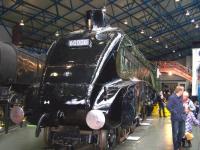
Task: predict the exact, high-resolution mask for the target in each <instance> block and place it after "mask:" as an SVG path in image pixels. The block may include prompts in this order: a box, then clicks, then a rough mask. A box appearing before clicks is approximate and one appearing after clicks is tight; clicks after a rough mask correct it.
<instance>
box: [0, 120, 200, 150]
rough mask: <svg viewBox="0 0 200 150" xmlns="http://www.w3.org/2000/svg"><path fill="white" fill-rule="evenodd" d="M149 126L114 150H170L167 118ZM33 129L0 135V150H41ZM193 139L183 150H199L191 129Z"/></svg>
mask: <svg viewBox="0 0 200 150" xmlns="http://www.w3.org/2000/svg"><path fill="white" fill-rule="evenodd" d="M145 122H148V123H150V124H151V125H150V126H140V127H138V128H137V129H136V130H135V132H134V133H133V134H132V135H130V136H139V137H140V139H139V140H138V141H131V140H126V141H125V142H123V143H122V144H120V145H118V146H117V147H116V150H172V149H173V148H172V135H171V123H170V119H169V118H161V119H159V118H154V119H153V120H151V119H150V120H148V121H145ZM34 131H35V127H33V126H27V127H24V128H17V129H14V130H12V131H10V132H9V133H8V134H7V135H5V134H1V135H0V150H43V149H44V148H45V144H44V143H43V139H42V136H41V137H39V138H35V137H34ZM193 133H194V136H195V138H194V139H193V141H192V148H185V150H187V149H189V150H200V140H199V139H200V129H199V128H197V127H195V128H194V129H193Z"/></svg>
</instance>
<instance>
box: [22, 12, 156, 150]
mask: <svg viewBox="0 0 200 150" xmlns="http://www.w3.org/2000/svg"><path fill="white" fill-rule="evenodd" d="M87 25H88V29H87V30H84V31H78V32H73V33H70V34H69V35H67V36H65V37H62V38H60V39H59V40H57V41H56V42H54V43H53V44H52V46H51V48H50V49H49V51H48V54H47V60H46V65H45V68H44V73H43V76H42V81H41V83H40V87H39V89H38V90H37V92H35V93H34V94H32V95H31V94H30V95H28V96H27V99H26V107H25V110H26V111H29V112H30V114H29V115H28V116H27V119H28V121H29V122H31V123H32V124H35V125H37V129H36V136H39V133H40V131H41V128H44V134H45V138H46V141H47V142H48V143H49V144H50V145H54V144H55V145H63V146H69V145H76V144H77V143H90V144H96V146H97V147H98V148H100V149H110V148H112V146H114V145H115V143H116V141H117V140H120V139H121V138H122V137H123V135H124V134H125V132H126V133H127V132H128V131H131V130H132V129H133V126H134V125H135V124H136V123H137V121H138V118H139V117H140V116H142V117H143V118H145V105H146V104H147V103H148V102H151V100H152V99H153V98H154V96H155V90H154V87H155V84H154V83H155V68H154V66H152V65H151V64H150V63H149V62H148V61H147V60H146V59H145V58H144V56H143V55H142V54H141V53H140V52H139V51H138V49H137V48H136V46H135V45H134V44H133V42H132V41H131V39H130V38H129V37H128V36H127V35H126V34H125V33H124V32H123V31H121V30H120V29H118V28H111V27H110V26H108V25H107V21H106V19H105V14H104V13H103V12H102V11H101V10H92V11H89V12H88V14H87Z"/></svg>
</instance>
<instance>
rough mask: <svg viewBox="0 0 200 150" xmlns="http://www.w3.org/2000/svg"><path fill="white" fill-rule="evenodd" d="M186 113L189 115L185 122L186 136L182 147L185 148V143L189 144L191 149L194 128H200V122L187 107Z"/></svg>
mask: <svg viewBox="0 0 200 150" xmlns="http://www.w3.org/2000/svg"><path fill="white" fill-rule="evenodd" d="M185 112H186V114H187V117H186V121H185V136H184V137H183V139H182V146H183V147H184V146H185V141H187V143H188V147H191V146H192V144H191V140H192V138H193V135H192V126H193V125H197V126H199V127H200V121H198V120H197V119H196V118H195V116H194V114H193V112H192V111H191V110H190V107H188V106H186V107H185Z"/></svg>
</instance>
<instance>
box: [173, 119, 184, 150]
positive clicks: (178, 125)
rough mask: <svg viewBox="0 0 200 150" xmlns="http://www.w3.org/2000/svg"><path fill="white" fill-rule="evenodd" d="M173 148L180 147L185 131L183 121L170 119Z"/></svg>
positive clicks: (175, 149)
mask: <svg viewBox="0 0 200 150" xmlns="http://www.w3.org/2000/svg"><path fill="white" fill-rule="evenodd" d="M171 122H172V136H173V144H174V150H177V149H178V148H180V147H181V141H182V137H183V136H184V133H185V121H176V120H171Z"/></svg>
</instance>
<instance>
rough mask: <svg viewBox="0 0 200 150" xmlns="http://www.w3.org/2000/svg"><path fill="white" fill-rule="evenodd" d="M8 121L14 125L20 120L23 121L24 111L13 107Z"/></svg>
mask: <svg viewBox="0 0 200 150" xmlns="http://www.w3.org/2000/svg"><path fill="white" fill-rule="evenodd" d="M10 119H11V120H12V121H13V122H14V123H16V124H20V123H21V122H22V120H23V119H24V111H23V109H22V108H21V107H19V106H13V108H12V109H11V111H10Z"/></svg>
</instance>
